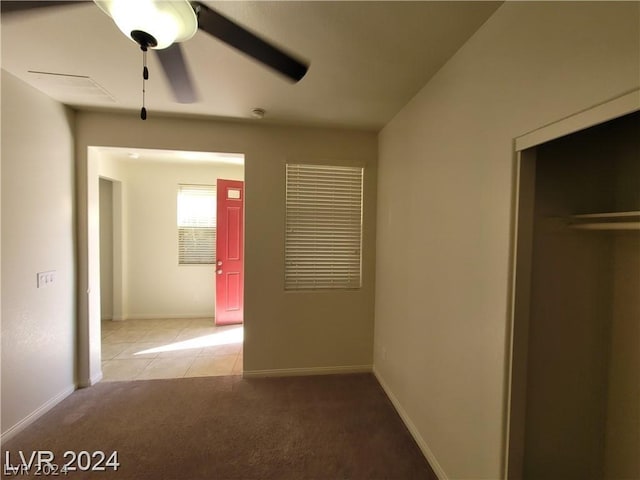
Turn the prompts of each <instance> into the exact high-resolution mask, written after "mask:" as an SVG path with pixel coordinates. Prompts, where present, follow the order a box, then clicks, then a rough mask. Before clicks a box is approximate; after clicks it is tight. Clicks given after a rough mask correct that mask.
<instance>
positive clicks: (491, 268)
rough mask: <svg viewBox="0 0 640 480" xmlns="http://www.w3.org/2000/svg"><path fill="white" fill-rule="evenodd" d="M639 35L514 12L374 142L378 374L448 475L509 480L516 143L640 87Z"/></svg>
mask: <svg viewBox="0 0 640 480" xmlns="http://www.w3.org/2000/svg"><path fill="white" fill-rule="evenodd" d="M639 25H640V4H638V3H637V2H584V3H579V2H506V3H505V4H503V6H501V7H500V8H499V9H498V10H497V11H496V13H495V14H494V15H493V16H492V17H491V18H490V19H489V20H488V21H487V22H486V23H485V24H484V25H483V26H482V27H481V28H480V29H479V30H478V31H477V32H476V34H475V35H474V36H473V37H472V38H471V39H470V40H469V41H468V42H467V43H466V44H465V45H464V46H463V47H462V48H461V49H460V50H459V51H458V52H457V54H456V55H455V56H454V57H453V58H452V59H451V60H450V61H449V62H448V63H447V64H446V65H445V66H444V67H443V68H442V69H441V70H440V71H439V72H438V74H436V75H435V76H434V77H433V78H432V79H431V81H430V82H429V83H428V84H427V85H426V86H425V87H424V88H423V89H422V90H421V91H420V92H419V94H418V95H417V96H416V97H415V98H414V99H412V101H411V102H409V104H407V105H406V106H405V107H404V108H403V110H402V111H401V112H400V113H399V114H398V115H397V116H396V117H395V118H394V119H393V120H392V121H391V122H390V123H389V124H388V125H387V126H386V127H385V128H384V129H383V130H382V132H381V133H380V135H379V179H380V181H379V185H378V222H377V225H378V230H377V256H376V278H377V281H376V311H375V315H376V320H375V342H374V369H375V371H376V374H377V375H378V377H379V378H380V379H381V380H382V382H383V383H384V385H385V386H386V388H387V390H388V392H389V393H390V394H391V395H392V397H393V398H394V400H395V401H396V404H397V406H398V407H399V409H400V411H401V413H402V414H403V416H404V418H405V420H406V421H407V423H408V424H409V426H410V428H411V429H412V431H413V433H414V434H415V436H416V438H417V439H418V441H419V444H420V445H421V447H422V448H423V451H425V453H426V454H427V456H428V457H429V459H430V461H431V463H432V464H433V466H434V468H435V469H436V471H437V473H438V474H439V476H440V477H441V478H450V479H468V478H474V479H480V478H483V479H496V478H503V477H504V475H505V472H504V454H505V452H504V449H505V431H506V425H505V423H506V416H507V408H508V407H507V370H508V365H509V341H510V338H509V335H510V330H509V328H510V326H509V322H510V308H511V305H510V298H511V290H510V285H511V276H510V268H511V267H510V262H511V250H512V240H511V237H512V223H513V220H512V218H513V209H514V206H513V203H514V188H515V181H514V173H515V172H514V164H515V157H514V147H513V142H514V138H516V137H519V136H521V135H523V134H525V133H527V132H530V131H532V130H535V129H537V128H539V127H541V126H544V125H546V124H549V123H551V122H553V121H556V120H559V119H561V118H565V117H567V116H569V115H572V114H574V113H576V112H579V111H582V110H584V109H586V108H589V107H592V106H594V105H596V104H599V103H602V102H605V101H607V100H610V99H612V98H615V97H617V96H620V95H622V94H625V93H627V92H629V91H631V90H633V89H635V88H638V86H639V84H640V44H639V42H638V38H639V35H640V28H639ZM408 366H410V367H408ZM416 372H420V373H419V374H416Z"/></svg>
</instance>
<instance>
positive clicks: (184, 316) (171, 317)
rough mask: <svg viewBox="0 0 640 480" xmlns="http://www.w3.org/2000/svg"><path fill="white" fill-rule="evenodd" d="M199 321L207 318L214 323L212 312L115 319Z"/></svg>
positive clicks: (159, 314) (134, 315)
mask: <svg viewBox="0 0 640 480" xmlns="http://www.w3.org/2000/svg"><path fill="white" fill-rule="evenodd" d="M194 318H196V319H198V318H206V319H209V318H210V319H211V320H212V321H213V314H212V312H203V313H169V314H162V313H136V314H133V315H127V316H126V317H121V318H118V319H117V320H116V319H115V318H114V319H113V320H114V321H127V320H181V319H185V320H188V319H194Z"/></svg>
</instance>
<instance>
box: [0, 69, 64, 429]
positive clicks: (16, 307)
mask: <svg viewBox="0 0 640 480" xmlns="http://www.w3.org/2000/svg"><path fill="white" fill-rule="evenodd" d="M73 130H74V115H73V114H72V113H71V112H70V110H69V109H67V108H65V107H64V106H62V105H61V104H59V103H58V102H55V101H53V100H51V99H50V98H48V97H46V96H45V95H44V94H42V93H40V92H39V91H37V90H35V89H33V88H32V87H30V86H27V85H26V84H25V83H23V82H22V81H20V80H18V79H16V78H15V77H13V76H12V75H10V74H8V73H7V72H5V71H4V70H2V140H1V143H2V147H1V148H2V402H1V403H2V437H3V440H4V439H6V438H8V437H9V436H10V435H12V434H13V433H14V432H16V431H18V430H19V429H20V428H21V427H22V426H24V425H25V424H26V423H28V421H29V420H30V419H31V418H34V417H35V416H37V415H39V414H41V413H43V412H44V411H46V410H47V409H48V408H50V407H51V406H53V405H54V404H55V403H56V402H57V401H59V400H60V399H62V398H63V397H64V396H66V395H68V394H70V393H71V392H72V391H73V390H74V389H75V378H74V375H75V339H76V335H75V328H76V323H75V314H76V306H75V294H76V290H75V288H76V284H75V267H76V264H75V254H74V247H75V244H74V238H75V233H74V220H75V218H74V154H73V149H74V138H73ZM46 271H55V281H54V283H53V284H50V285H47V286H44V287H42V288H37V284H36V278H37V273H38V272H46Z"/></svg>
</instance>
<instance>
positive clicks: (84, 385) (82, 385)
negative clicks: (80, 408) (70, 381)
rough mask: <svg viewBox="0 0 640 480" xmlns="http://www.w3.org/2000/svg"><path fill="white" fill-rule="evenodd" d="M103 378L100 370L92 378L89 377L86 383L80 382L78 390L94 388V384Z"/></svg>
mask: <svg viewBox="0 0 640 480" xmlns="http://www.w3.org/2000/svg"><path fill="white" fill-rule="evenodd" d="M102 378H103V374H102V370H100V371H99V372H98V373H96V374H95V375H94V376H93V377H91V378H90V379H89V380H88V381H85V380H80V381H79V382H78V388H88V387H92V386H94V385H95V384H96V383H98V382H100V381H101V380H102Z"/></svg>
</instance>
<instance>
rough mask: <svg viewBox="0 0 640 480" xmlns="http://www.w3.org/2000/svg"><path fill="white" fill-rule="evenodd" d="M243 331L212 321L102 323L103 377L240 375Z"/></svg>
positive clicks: (110, 379) (162, 320)
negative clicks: (216, 324) (215, 323)
mask: <svg viewBox="0 0 640 480" xmlns="http://www.w3.org/2000/svg"><path fill="white" fill-rule="evenodd" d="M242 334H243V329H242V325H230V326H224V327H216V326H215V325H214V324H213V320H212V319H184V320H180V319H158V320H125V321H122V322H113V321H109V320H107V321H103V322H102V373H103V381H116V380H147V379H153V378H180V377H202V376H218V375H242Z"/></svg>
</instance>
